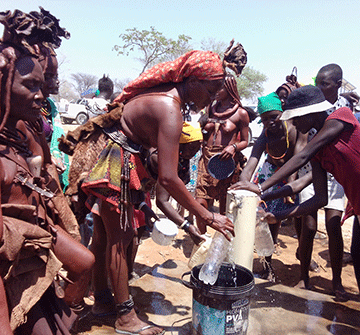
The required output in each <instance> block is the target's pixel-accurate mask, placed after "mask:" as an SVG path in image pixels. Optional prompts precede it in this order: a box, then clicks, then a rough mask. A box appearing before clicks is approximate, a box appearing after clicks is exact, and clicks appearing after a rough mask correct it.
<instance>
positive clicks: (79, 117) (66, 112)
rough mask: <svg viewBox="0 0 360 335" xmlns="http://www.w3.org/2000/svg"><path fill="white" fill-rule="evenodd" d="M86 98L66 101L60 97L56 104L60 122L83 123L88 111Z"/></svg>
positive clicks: (86, 118) (87, 118)
mask: <svg viewBox="0 0 360 335" xmlns="http://www.w3.org/2000/svg"><path fill="white" fill-rule="evenodd" d="M87 105H88V102H87V99H85V98H82V99H78V100H75V101H74V100H72V101H68V100H66V99H61V100H60V103H59V105H58V110H59V113H60V118H61V122H62V123H64V124H69V123H73V122H74V121H76V123H78V124H84V123H85V122H86V121H87V120H89V111H88V108H87Z"/></svg>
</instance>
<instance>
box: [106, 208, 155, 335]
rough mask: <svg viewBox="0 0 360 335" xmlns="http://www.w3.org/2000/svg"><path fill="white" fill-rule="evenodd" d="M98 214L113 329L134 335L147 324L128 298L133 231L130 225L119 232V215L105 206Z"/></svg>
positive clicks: (152, 332) (152, 330) (147, 331)
mask: <svg viewBox="0 0 360 335" xmlns="http://www.w3.org/2000/svg"><path fill="white" fill-rule="evenodd" d="M100 214H101V218H102V220H103V223H104V227H105V231H106V236H107V248H106V264H107V268H108V273H109V277H110V280H111V285H112V287H113V290H114V297H115V302H116V309H117V312H118V315H117V319H116V322H115V328H116V329H121V330H126V331H133V332H134V331H138V330H139V329H141V328H143V327H145V326H147V325H148V324H147V323H145V322H143V321H141V320H140V319H139V318H138V316H137V314H136V312H135V310H134V303H133V301H132V298H131V297H130V294H129V285H128V267H127V262H126V259H127V250H128V247H129V245H130V243H131V241H132V238H133V236H134V232H133V228H132V227H131V224H130V227H127V228H126V230H125V229H123V228H121V227H120V215H119V214H118V213H117V212H116V211H115V210H112V208H111V207H110V205H109V204H108V203H106V202H103V203H102V205H101V211H100ZM161 331H162V329H160V328H158V327H152V328H150V329H147V330H144V331H142V332H141V334H142V335H143V334H144V335H145V334H159V333H161Z"/></svg>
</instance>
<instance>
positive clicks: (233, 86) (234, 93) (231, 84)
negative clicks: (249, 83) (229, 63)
mask: <svg viewBox="0 0 360 335" xmlns="http://www.w3.org/2000/svg"><path fill="white" fill-rule="evenodd" d="M224 87H225V89H226V91H227V92H228V93H229V95H230V96H231V97H232V98H233V100H234V101H235V102H236V103H238V104H239V107H242V104H241V101H240V95H239V91H238V89H237V83H236V79H235V77H234V76H233V75H232V74H226V76H225V81H224Z"/></svg>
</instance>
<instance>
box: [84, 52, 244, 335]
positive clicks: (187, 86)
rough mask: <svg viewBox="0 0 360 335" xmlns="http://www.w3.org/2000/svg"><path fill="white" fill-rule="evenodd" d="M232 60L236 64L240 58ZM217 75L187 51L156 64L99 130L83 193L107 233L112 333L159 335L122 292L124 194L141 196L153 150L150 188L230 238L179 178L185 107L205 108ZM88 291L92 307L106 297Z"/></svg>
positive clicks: (127, 201)
mask: <svg viewBox="0 0 360 335" xmlns="http://www.w3.org/2000/svg"><path fill="white" fill-rule="evenodd" d="M230 49H231V47H230V48H229V50H228V51H227V57H228V58H229V57H230V58H232V59H236V61H235V62H237V63H238V64H240V60H242V61H243V62H244V63H243V64H242V65H241V64H240V65H239V67H238V68H239V69H240V71H241V69H242V67H243V66H244V65H245V62H246V53H245V52H244V51H243V49H242V46H241V45H238V46H237V47H236V48H234V49H231V50H230ZM235 50H236V51H235ZM241 50H242V51H241ZM239 52H240V53H242V56H243V57H239ZM232 56H235V57H232ZM224 75H225V72H224V67H223V61H222V60H221V59H220V57H219V56H218V55H217V54H215V53H213V52H209V51H190V52H188V53H186V54H184V55H183V56H181V57H179V58H178V59H176V60H175V61H172V62H167V63H162V64H158V65H156V66H155V67H153V68H151V69H150V70H148V71H146V72H144V73H143V74H142V75H140V77H139V78H137V79H135V80H134V81H133V82H131V83H129V84H128V85H127V86H126V87H125V88H124V91H123V92H122V94H121V95H120V96H119V97H118V98H117V99H115V104H116V103H120V107H119V108H122V109H123V110H122V116H121V118H120V120H119V122H116V123H115V124H114V125H113V126H112V127H110V128H106V129H104V132H105V133H106V134H107V138H106V140H105V144H104V149H103V150H102V152H101V153H100V155H99V157H98V160H97V162H96V164H95V165H94V166H93V168H92V169H91V171H90V172H89V174H88V176H87V178H86V179H85V180H84V182H83V184H82V189H83V190H84V192H85V193H86V194H88V195H89V198H88V200H90V201H91V202H90V203H89V206H90V207H91V208H94V209H95V207H96V208H97V209H99V213H100V215H101V218H102V221H103V225H104V231H105V232H106V236H107V248H106V257H107V264H108V272H109V276H110V280H111V284H112V287H113V290H114V298H115V303H116V312H117V319H116V322H115V330H116V331H117V332H118V333H122V332H124V331H127V332H135V333H141V334H144V335H145V334H159V333H163V332H164V331H163V330H162V329H161V328H159V327H156V326H150V325H148V324H146V323H145V322H143V321H142V320H140V319H139V318H138V316H137V315H136V312H135V310H134V302H133V300H132V298H131V296H130V295H129V288H128V271H127V264H126V249H127V247H128V245H129V243H130V242H131V240H132V237H133V234H134V231H133V229H132V226H131V224H132V223H131V222H132V208H133V206H132V203H131V201H132V200H133V199H131V198H130V193H131V192H130V191H134V190H135V191H137V190H141V188H142V185H143V181H144V180H148V179H149V176H148V175H147V171H146V169H145V167H144V166H143V163H142V162H143V160H142V154H143V153H144V151H146V149H149V148H152V147H153V148H157V149H158V180H157V182H158V183H159V184H160V185H161V186H162V187H164V188H165V189H166V191H167V192H168V193H169V194H170V195H171V196H172V197H173V198H174V199H175V200H177V202H178V203H179V204H180V205H182V206H183V207H185V208H186V209H188V210H189V211H190V212H191V213H193V214H195V215H196V216H198V217H199V218H201V219H202V220H203V222H205V223H206V224H207V225H209V226H211V227H213V228H214V229H216V230H218V231H220V232H222V233H223V234H224V235H225V236H226V231H227V230H228V231H230V232H231V233H233V232H234V228H233V224H232V222H231V221H230V220H229V219H228V218H226V217H225V216H222V215H219V214H216V215H214V214H213V213H210V212H209V211H207V210H206V209H205V208H204V207H202V206H201V205H200V204H198V203H197V202H196V201H195V199H194V198H193V197H192V196H191V194H190V193H189V192H188V191H187V189H186V187H185V185H184V183H183V182H182V181H181V179H180V178H179V177H178V160H179V154H178V153H179V139H180V135H181V132H182V125H183V117H182V110H185V104H186V103H189V102H193V103H195V104H196V106H197V107H198V108H199V109H201V108H204V107H205V106H207V105H209V104H210V103H211V101H212V100H213V99H214V97H215V94H216V92H217V91H218V90H219V89H220V87H221V85H222V83H223V79H224ZM110 113H111V111H110ZM144 149H145V150H144ZM133 193H134V192H132V194H133ZM92 200H95V201H92ZM93 205H95V207H93ZM94 233H95V232H94ZM100 267H101V264H99V268H100ZM95 268H97V263H96V262H95ZM100 284H102V286H103V287H101V285H100ZM95 286H96V287H95V304H96V303H97V301H96V296H98V297H101V294H98V293H101V292H106V290H107V283H106V282H103V283H97V285H95ZM105 298H106V299H107V297H105ZM106 299H105V300H106ZM100 300H101V299H99V302H101V301H100Z"/></svg>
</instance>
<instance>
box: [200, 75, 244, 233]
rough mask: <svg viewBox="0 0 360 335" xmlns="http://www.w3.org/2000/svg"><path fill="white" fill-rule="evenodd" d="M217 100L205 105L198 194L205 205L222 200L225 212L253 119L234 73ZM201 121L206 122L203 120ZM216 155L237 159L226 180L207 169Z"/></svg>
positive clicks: (229, 76) (202, 229) (221, 205)
mask: <svg viewBox="0 0 360 335" xmlns="http://www.w3.org/2000/svg"><path fill="white" fill-rule="evenodd" d="M215 99H216V102H215V103H214V104H213V105H209V106H207V108H206V113H205V116H206V119H205V122H206V124H205V126H204V127H203V134H204V141H203V145H202V156H201V157H200V161H199V165H198V178H197V185H196V191H195V197H196V200H197V201H198V202H199V203H200V204H201V205H202V206H204V207H205V208H208V207H209V203H210V201H213V200H214V199H216V200H219V212H220V213H221V214H225V210H226V208H225V207H226V192H227V189H228V187H229V186H230V185H231V184H232V181H233V180H235V181H237V180H238V179H239V174H240V172H241V169H242V167H243V166H244V164H245V162H246V159H245V157H244V155H243V154H242V153H241V150H243V149H245V148H246V147H247V145H248V137H249V121H250V120H249V115H248V112H247V111H246V110H245V109H244V108H242V104H241V102H240V97H239V92H238V89H237V83H236V79H235V77H234V76H233V75H230V74H228V75H226V77H225V80H224V84H223V87H222V88H221V89H220V90H219V91H218V92H217V93H216V96H215ZM199 121H200V123H202V122H203V121H202V120H201V119H200V120H199ZM215 154H220V159H221V160H227V159H230V158H234V160H235V163H236V171H235V172H234V173H233V174H232V175H231V176H229V177H227V178H226V179H222V180H218V179H215V178H213V177H212V176H211V175H210V174H209V172H208V170H207V165H208V163H209V160H210V158H211V157H213V156H214V155H215ZM197 222H198V225H200V226H199V227H200V230H201V231H202V232H203V233H204V232H205V231H204V230H205V228H204V226H203V225H202V221H201V220H199V218H198V221H197Z"/></svg>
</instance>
